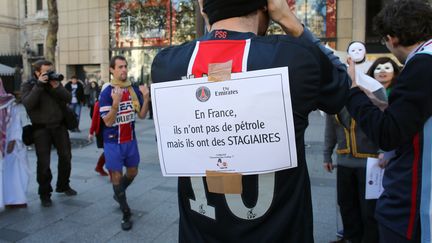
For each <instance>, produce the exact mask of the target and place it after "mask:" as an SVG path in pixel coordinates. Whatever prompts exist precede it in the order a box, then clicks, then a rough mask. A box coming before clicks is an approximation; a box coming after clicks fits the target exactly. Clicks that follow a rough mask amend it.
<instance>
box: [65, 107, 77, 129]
mask: <svg viewBox="0 0 432 243" xmlns="http://www.w3.org/2000/svg"><path fill="white" fill-rule="evenodd" d="M62 107H63V108H62V111H63V123H64V124H65V125H66V128H67V129H68V130H75V129H77V128H78V125H79V124H78V118H77V116H76V114H75V112H73V110H72V109H71V108H69V106H67V105H66V104H65V105H63V106H62Z"/></svg>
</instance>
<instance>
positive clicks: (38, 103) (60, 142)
mask: <svg viewBox="0 0 432 243" xmlns="http://www.w3.org/2000/svg"><path fill="white" fill-rule="evenodd" d="M33 70H34V73H33V74H34V75H33V77H32V78H31V79H30V80H28V81H27V82H24V83H23V84H22V86H21V93H22V103H23V105H24V106H25V108H26V110H27V114H28V115H29V117H30V120H31V122H32V126H33V141H34V145H35V149H36V155H37V182H38V184H39V190H38V193H39V197H40V200H41V204H42V206H44V207H50V206H51V205H52V201H51V192H52V191H53V190H52V187H51V180H52V174H51V170H50V155H51V147H52V145H54V147H55V148H56V149H57V155H58V177H57V185H56V192H59V193H65V194H66V195H68V196H73V195H76V194H77V192H76V191H75V190H73V189H72V188H71V187H70V185H69V177H70V173H71V159H72V154H71V144H70V139H69V133H68V131H67V128H66V125H65V124H64V122H63V120H64V119H63V118H64V114H63V106H65V105H66V103H68V102H69V101H70V100H71V94H70V93H69V92H68V91H67V90H66V89H65V88H64V87H63V86H62V85H61V83H60V81H61V80H62V79H63V75H61V74H58V73H55V72H54V71H53V64H52V63H51V62H50V61H46V60H39V61H36V62H35V63H33Z"/></svg>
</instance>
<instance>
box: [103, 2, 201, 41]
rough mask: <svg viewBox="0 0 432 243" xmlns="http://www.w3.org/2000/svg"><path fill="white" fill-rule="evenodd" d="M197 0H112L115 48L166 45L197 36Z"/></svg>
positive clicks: (111, 22)
mask: <svg viewBox="0 0 432 243" xmlns="http://www.w3.org/2000/svg"><path fill="white" fill-rule="evenodd" d="M197 6H198V3H197V2H196V1H194V0H171V1H170V0H158V1H155V0H147V1H144V0H110V43H111V44H110V46H111V48H137V47H138V48H142V47H164V46H170V45H172V44H180V43H183V42H185V41H189V40H193V39H195V38H196V37H197V31H196V13H197Z"/></svg>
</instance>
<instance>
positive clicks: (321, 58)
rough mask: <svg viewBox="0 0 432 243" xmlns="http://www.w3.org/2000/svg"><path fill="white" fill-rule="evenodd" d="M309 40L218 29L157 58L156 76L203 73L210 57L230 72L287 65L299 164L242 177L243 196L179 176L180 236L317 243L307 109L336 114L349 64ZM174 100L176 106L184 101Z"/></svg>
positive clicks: (166, 78)
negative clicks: (229, 66)
mask: <svg viewBox="0 0 432 243" xmlns="http://www.w3.org/2000/svg"><path fill="white" fill-rule="evenodd" d="M312 39H313V38H312V37H311V36H310V32H308V31H307V30H305V33H303V35H302V36H301V37H300V38H292V37H289V36H265V37H259V36H256V35H255V34H253V33H239V32H233V31H227V30H215V31H213V32H211V33H209V34H207V35H206V36H204V37H202V38H201V39H199V40H198V41H197V40H195V41H192V42H189V43H185V44H183V45H181V46H176V47H170V48H166V49H164V50H162V51H161V52H160V53H159V54H158V55H157V56H156V58H155V59H154V61H153V65H152V79H153V82H166V81H173V80H180V79H182V77H185V76H186V77H187V76H188V75H191V74H193V75H194V76H195V77H201V76H202V74H203V73H204V74H205V73H207V68H208V64H209V63H223V62H227V61H229V60H232V61H233V66H232V72H242V71H253V70H259V69H266V68H275V67H285V66H288V68H289V80H290V89H291V97H292V106H293V116H294V125H295V136H296V145H297V157H298V167H296V168H293V169H288V170H283V171H278V172H276V173H269V174H263V175H259V176H257V175H250V176H243V194H242V195H228V194H226V195H223V194H215V193H210V192H208V190H207V186H206V185H207V184H206V180H205V178H202V177H193V178H191V177H180V178H179V181H178V193H179V207H180V222H179V227H180V231H179V241H180V242H302V243H307V242H313V219H312V202H311V188H310V181H309V175H308V171H307V166H306V158H305V149H304V133H305V130H306V127H307V126H308V114H309V113H310V112H311V111H313V110H315V109H321V110H323V111H325V112H327V113H333V114H334V113H336V112H338V111H339V110H340V109H341V108H342V107H343V105H344V104H345V102H346V99H347V97H348V85H349V83H350V81H349V78H348V75H347V73H346V70H345V65H343V64H341V63H340V62H338V63H337V64H338V65H333V64H332V63H331V61H330V60H329V57H327V56H326V55H325V54H324V53H323V52H322V51H320V49H319V48H318V46H317V45H316V44H315V43H313V42H312ZM333 57H334V56H333ZM262 85H265V83H263V84H262ZM256 88H257V89H258V88H259V87H256ZM174 100H175V97H173V105H181V104H179V101H174ZM257 102H259V101H257ZM268 159H269V160H271V159H272V158H268ZM262 162H263V163H265V161H262ZM179 163H182V161H179Z"/></svg>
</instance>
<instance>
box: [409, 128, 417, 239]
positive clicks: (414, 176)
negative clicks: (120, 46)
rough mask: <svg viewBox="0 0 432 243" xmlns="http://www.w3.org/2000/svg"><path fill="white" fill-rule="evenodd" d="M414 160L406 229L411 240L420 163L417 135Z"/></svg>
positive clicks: (414, 144)
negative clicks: (409, 208)
mask: <svg viewBox="0 0 432 243" xmlns="http://www.w3.org/2000/svg"><path fill="white" fill-rule="evenodd" d="M413 148H414V159H413V166H412V182H411V210H410V217H409V222H408V229H407V238H408V239H409V240H411V239H412V236H413V230H414V223H415V214H416V210H417V188H418V167H419V161H420V136H419V134H418V133H417V134H416V135H415V136H414V139H413Z"/></svg>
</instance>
